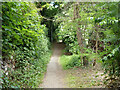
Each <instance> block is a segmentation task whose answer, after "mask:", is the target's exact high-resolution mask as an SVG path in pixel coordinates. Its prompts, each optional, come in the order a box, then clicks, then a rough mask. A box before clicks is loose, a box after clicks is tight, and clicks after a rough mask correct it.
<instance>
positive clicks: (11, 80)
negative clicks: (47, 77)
mask: <svg viewBox="0 0 120 90" xmlns="http://www.w3.org/2000/svg"><path fill="white" fill-rule="evenodd" d="M40 22H41V16H40V15H38V13H37V9H36V7H35V5H34V4H33V3H29V2H3V3H2V38H3V43H2V54H3V55H2V56H3V61H5V62H7V64H8V67H9V68H8V71H7V72H8V75H6V73H4V75H3V77H2V79H3V83H2V86H3V87H12V88H15V87H27V88H29V87H32V88H34V87H38V86H39V84H40V82H41V80H42V77H43V74H44V72H45V71H46V64H47V63H48V61H49V58H50V50H49V48H48V45H49V41H48V39H47V37H46V35H45V33H44V31H46V30H47V28H46V27H45V25H41V23H40Z"/></svg>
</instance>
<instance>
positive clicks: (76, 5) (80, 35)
mask: <svg viewBox="0 0 120 90" xmlns="http://www.w3.org/2000/svg"><path fill="white" fill-rule="evenodd" d="M79 18H80V15H79V3H78V2H77V3H75V4H74V20H75V19H79ZM79 25H80V21H79V20H78V29H77V31H76V33H77V39H78V44H79V46H80V52H81V53H83V40H82V32H81V29H80V27H79ZM82 60H83V57H82V55H81V64H83V62H82Z"/></svg>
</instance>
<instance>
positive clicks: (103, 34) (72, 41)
mask: <svg viewBox="0 0 120 90" xmlns="http://www.w3.org/2000/svg"><path fill="white" fill-rule="evenodd" d="M65 5H66V3H63V6H65ZM118 7H119V2H106V3H103V2H100V3H95V2H93V3H92V2H86V3H78V2H74V3H73V4H71V5H70V6H69V7H65V8H64V10H63V12H62V13H60V14H58V15H56V16H55V20H56V21H57V22H60V25H59V27H58V29H57V30H56V34H57V36H58V40H62V41H63V42H64V43H65V44H66V46H67V47H66V52H71V53H73V54H78V55H80V56H81V58H80V60H81V65H85V63H86V64H87V63H88V61H90V59H91V60H93V66H94V65H95V64H96V60H100V61H101V62H102V61H103V66H104V68H105V73H108V74H109V77H108V81H112V80H113V79H115V80H116V79H117V80H120V78H119V77H120V76H119V75H120V63H119V62H120V58H119V54H120V49H119V46H120V28H119V23H118V21H119V18H120V15H119V9H118ZM66 8H67V9H66ZM86 57H87V59H86ZM86 60H87V61H86ZM74 66H76V65H74ZM118 85H119V83H118V82H117V86H118ZM110 87H116V84H115V85H114V84H113V85H111V86H110Z"/></svg>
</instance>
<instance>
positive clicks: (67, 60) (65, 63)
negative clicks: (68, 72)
mask: <svg viewBox="0 0 120 90" xmlns="http://www.w3.org/2000/svg"><path fill="white" fill-rule="evenodd" d="M60 63H61V65H62V67H63V69H70V68H73V67H80V66H81V60H80V56H79V55H75V54H73V55H71V56H65V55H63V56H61V57H60Z"/></svg>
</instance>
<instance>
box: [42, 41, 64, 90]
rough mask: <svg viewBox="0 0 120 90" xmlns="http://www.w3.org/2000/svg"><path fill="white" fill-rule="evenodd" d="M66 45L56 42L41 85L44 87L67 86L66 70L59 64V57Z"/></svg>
mask: <svg viewBox="0 0 120 90" xmlns="http://www.w3.org/2000/svg"><path fill="white" fill-rule="evenodd" d="M63 49H64V45H63V44H62V43H54V45H53V55H52V56H51V60H50V62H49V64H48V66H47V72H46V75H45V77H44V80H43V84H42V85H41V87H43V88H64V87H66V85H65V82H64V76H65V72H64V71H63V70H62V67H61V66H60V65H59V57H60V55H61V54H62V50H63Z"/></svg>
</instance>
